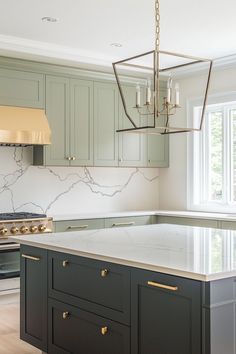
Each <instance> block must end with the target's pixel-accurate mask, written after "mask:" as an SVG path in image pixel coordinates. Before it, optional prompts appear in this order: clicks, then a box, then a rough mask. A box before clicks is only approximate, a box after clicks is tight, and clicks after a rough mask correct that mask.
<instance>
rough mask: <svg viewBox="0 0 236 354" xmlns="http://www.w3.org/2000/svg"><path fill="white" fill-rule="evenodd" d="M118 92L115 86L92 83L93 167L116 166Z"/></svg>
mask: <svg viewBox="0 0 236 354" xmlns="http://www.w3.org/2000/svg"><path fill="white" fill-rule="evenodd" d="M117 129H118V91H117V87H116V85H115V84H111V83H99V82H95V83H94V165H95V166H117V165H118V133H117V132H116V130H117Z"/></svg>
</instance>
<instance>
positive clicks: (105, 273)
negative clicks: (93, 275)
mask: <svg viewBox="0 0 236 354" xmlns="http://www.w3.org/2000/svg"><path fill="white" fill-rule="evenodd" d="M108 273H109V270H108V269H102V270H101V277H103V278H105V277H106V276H107V274H108Z"/></svg>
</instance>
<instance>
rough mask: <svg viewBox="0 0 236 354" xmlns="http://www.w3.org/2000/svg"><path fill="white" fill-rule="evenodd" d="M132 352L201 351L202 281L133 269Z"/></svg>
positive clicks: (186, 353) (194, 353) (169, 353)
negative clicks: (134, 270)
mask: <svg viewBox="0 0 236 354" xmlns="http://www.w3.org/2000/svg"><path fill="white" fill-rule="evenodd" d="M132 292H133V297H132V310H131V311H132V312H131V314H132V317H131V318H132V319H131V328H132V334H131V335H132V350H131V353H132V354H137V353H138V354H201V283H200V282H198V281H194V280H189V279H185V278H180V277H175V276H171V275H165V274H160V273H154V272H149V271H136V272H134V273H133V278H132Z"/></svg>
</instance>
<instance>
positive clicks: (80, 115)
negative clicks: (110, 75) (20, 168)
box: [34, 75, 93, 166]
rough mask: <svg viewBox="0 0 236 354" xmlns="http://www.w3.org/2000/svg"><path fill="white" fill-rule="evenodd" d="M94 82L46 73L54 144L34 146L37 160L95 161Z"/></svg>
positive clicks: (46, 162)
mask: <svg viewBox="0 0 236 354" xmlns="http://www.w3.org/2000/svg"><path fill="white" fill-rule="evenodd" d="M92 105H93V82H91V81H87V80H79V79H69V78H66V77H59V76H51V75H47V77H46V114H47V118H48V120H49V124H50V128H51V131H52V144H51V145H49V146H45V147H42V146H37V147H34V164H36V165H40V164H43V165H52V166H85V165H86V166H92V165H93V106H92Z"/></svg>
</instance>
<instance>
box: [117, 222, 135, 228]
mask: <svg viewBox="0 0 236 354" xmlns="http://www.w3.org/2000/svg"><path fill="white" fill-rule="evenodd" d="M134 224H135V222H134V221H130V222H117V223H114V224H112V227H117V226H131V225H134Z"/></svg>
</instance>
